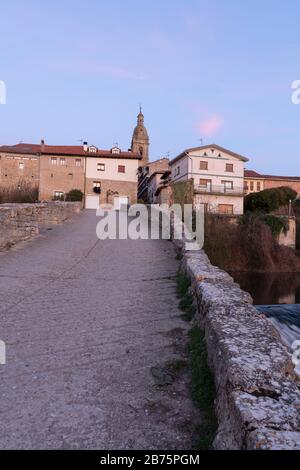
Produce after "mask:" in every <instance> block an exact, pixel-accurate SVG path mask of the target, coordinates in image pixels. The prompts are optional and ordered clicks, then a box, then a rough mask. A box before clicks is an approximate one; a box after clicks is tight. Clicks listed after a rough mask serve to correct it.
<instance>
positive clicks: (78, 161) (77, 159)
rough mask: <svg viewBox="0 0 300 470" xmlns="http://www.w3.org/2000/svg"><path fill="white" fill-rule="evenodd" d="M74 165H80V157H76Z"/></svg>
mask: <svg viewBox="0 0 300 470" xmlns="http://www.w3.org/2000/svg"><path fill="white" fill-rule="evenodd" d="M75 166H81V158H76V160H75Z"/></svg>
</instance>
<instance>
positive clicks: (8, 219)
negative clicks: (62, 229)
mask: <svg viewBox="0 0 300 470" xmlns="http://www.w3.org/2000/svg"><path fill="white" fill-rule="evenodd" d="M81 208H82V204H81V203H80V202H49V203H43V204H3V205H0V250H1V249H5V248H9V247H10V246H12V245H15V244H16V243H18V242H20V241H23V240H28V239H29V238H32V237H34V236H36V235H38V233H39V225H41V224H49V225H52V224H59V223H61V222H63V221H64V220H66V219H68V218H70V217H72V216H73V215H74V214H77V213H79V212H80V210H81Z"/></svg>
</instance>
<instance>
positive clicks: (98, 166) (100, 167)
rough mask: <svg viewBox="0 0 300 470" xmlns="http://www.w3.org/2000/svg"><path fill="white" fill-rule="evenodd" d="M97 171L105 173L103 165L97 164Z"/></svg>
mask: <svg viewBox="0 0 300 470" xmlns="http://www.w3.org/2000/svg"><path fill="white" fill-rule="evenodd" d="M97 170H98V171H105V163H98V165H97Z"/></svg>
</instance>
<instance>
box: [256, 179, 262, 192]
mask: <svg viewBox="0 0 300 470" xmlns="http://www.w3.org/2000/svg"><path fill="white" fill-rule="evenodd" d="M256 189H257V191H260V190H261V187H260V181H258V182H257V184H256Z"/></svg>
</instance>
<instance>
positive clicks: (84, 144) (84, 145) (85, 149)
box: [83, 142, 88, 152]
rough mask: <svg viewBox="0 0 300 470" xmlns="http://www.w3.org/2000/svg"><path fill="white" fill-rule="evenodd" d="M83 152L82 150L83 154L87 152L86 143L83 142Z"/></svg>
mask: <svg viewBox="0 0 300 470" xmlns="http://www.w3.org/2000/svg"><path fill="white" fill-rule="evenodd" d="M83 150H84V151H85V152H87V151H88V143H87V142H83Z"/></svg>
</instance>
